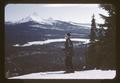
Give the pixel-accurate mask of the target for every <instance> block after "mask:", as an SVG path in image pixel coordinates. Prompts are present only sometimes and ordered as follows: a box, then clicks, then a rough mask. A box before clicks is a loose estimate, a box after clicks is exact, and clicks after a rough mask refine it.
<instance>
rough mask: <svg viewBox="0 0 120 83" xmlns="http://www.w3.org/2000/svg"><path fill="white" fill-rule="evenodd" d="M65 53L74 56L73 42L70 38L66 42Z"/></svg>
mask: <svg viewBox="0 0 120 83" xmlns="http://www.w3.org/2000/svg"><path fill="white" fill-rule="evenodd" d="M65 54H66V56H73V55H74V51H73V43H72V41H71V40H70V39H67V40H66V42H65Z"/></svg>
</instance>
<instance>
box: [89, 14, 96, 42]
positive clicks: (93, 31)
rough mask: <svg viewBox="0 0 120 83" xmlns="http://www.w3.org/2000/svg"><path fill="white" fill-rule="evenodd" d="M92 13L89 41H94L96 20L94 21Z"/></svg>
mask: <svg viewBox="0 0 120 83" xmlns="http://www.w3.org/2000/svg"><path fill="white" fill-rule="evenodd" d="M94 17H95V16H94V14H93V16H92V21H91V22H92V24H91V32H90V41H91V43H93V42H95V39H96V30H97V29H96V22H95V19H94Z"/></svg>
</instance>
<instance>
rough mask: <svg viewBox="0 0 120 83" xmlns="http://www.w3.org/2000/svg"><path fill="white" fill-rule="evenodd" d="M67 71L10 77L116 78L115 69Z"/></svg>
mask: <svg viewBox="0 0 120 83" xmlns="http://www.w3.org/2000/svg"><path fill="white" fill-rule="evenodd" d="M64 72H65V71H54V72H39V73H31V74H27V75H22V76H16V77H10V78H8V79H114V78H115V76H116V71H115V70H86V71H75V72H74V73H66V74H65V73H64Z"/></svg>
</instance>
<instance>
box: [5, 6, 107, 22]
mask: <svg viewBox="0 0 120 83" xmlns="http://www.w3.org/2000/svg"><path fill="white" fill-rule="evenodd" d="M33 13H37V14H38V15H39V16H40V17H41V18H53V19H56V20H63V21H73V22H77V23H91V19H92V15H93V13H94V14H95V19H96V22H97V23H103V22H104V21H103V20H102V18H100V16H99V14H100V13H101V14H104V15H108V14H107V12H106V11H105V10H103V9H102V8H99V4H8V5H6V7H5V21H17V20H20V19H22V18H24V17H27V16H29V15H32V14H33Z"/></svg>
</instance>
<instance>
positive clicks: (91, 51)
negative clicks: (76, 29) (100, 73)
mask: <svg viewBox="0 0 120 83" xmlns="http://www.w3.org/2000/svg"><path fill="white" fill-rule="evenodd" d="M94 17H95V16H94V14H93V16H92V21H91V22H92V23H91V32H90V44H89V47H88V51H87V53H88V54H87V59H86V60H87V61H86V63H87V65H88V66H89V68H95V67H96V63H95V62H96V58H97V56H96V44H95V42H96V41H95V40H96V38H97V34H96V33H97V28H96V22H95V18H94Z"/></svg>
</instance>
